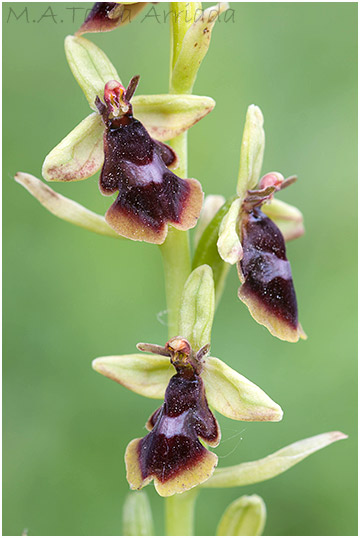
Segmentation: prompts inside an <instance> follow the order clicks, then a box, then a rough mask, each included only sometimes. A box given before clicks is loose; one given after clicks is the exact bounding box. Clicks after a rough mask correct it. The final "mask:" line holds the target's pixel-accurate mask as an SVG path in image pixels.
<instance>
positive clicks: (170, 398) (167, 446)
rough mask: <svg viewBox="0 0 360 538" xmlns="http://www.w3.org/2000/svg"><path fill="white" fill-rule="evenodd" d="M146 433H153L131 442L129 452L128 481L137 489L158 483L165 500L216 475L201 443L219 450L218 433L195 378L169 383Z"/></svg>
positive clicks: (176, 378)
mask: <svg viewBox="0 0 360 538" xmlns="http://www.w3.org/2000/svg"><path fill="white" fill-rule="evenodd" d="M147 427H148V429H150V430H151V431H150V433H148V435H146V437H144V438H143V439H135V440H134V441H132V442H131V443H130V444H129V446H128V448H127V451H126V456H125V459H126V464H127V471H128V476H127V477H128V481H129V483H130V485H131V486H132V487H133V488H136V489H139V488H141V487H143V486H144V485H145V484H147V483H148V482H149V481H150V480H152V479H153V478H154V479H155V487H156V489H157V491H158V492H159V493H160V495H163V496H167V495H172V494H173V493H179V492H182V491H185V490H187V489H190V488H191V487H194V486H196V485H197V484H200V483H201V482H203V481H205V480H206V479H207V478H208V477H209V476H210V475H211V474H212V472H213V469H214V467H215V466H216V463H217V457H216V455H215V454H213V453H212V452H209V451H208V450H207V449H206V448H205V447H204V446H203V444H202V443H201V442H200V441H199V439H198V438H199V437H200V438H201V439H203V440H204V441H205V442H206V443H207V444H208V445H210V446H217V445H218V443H219V441H220V430H219V426H218V424H217V421H216V419H215V417H214V415H213V414H212V412H211V411H210V409H209V406H208V403H207V400H206V396H205V389H204V385H203V382H202V380H201V378H200V376H198V375H197V374H196V373H195V372H193V373H192V375H191V376H187V377H186V376H184V375H182V374H179V373H177V374H176V375H174V376H173V377H172V378H171V380H170V383H169V385H168V388H167V389H166V394H165V401H164V404H163V405H162V406H161V407H160V408H159V409H158V410H157V411H155V413H154V414H153V415H152V416H151V417H150V419H149V421H148V423H147Z"/></svg>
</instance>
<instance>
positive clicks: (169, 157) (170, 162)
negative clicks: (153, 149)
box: [154, 140, 178, 168]
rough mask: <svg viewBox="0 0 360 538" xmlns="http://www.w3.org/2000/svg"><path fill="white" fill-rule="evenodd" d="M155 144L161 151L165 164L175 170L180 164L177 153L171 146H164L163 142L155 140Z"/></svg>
mask: <svg viewBox="0 0 360 538" xmlns="http://www.w3.org/2000/svg"><path fill="white" fill-rule="evenodd" d="M154 142H155V144H156V145H157V146H158V148H159V149H160V156H161V158H162V160H163V161H164V164H165V165H166V166H167V167H168V168H175V166H176V165H177V162H178V158H177V155H176V153H175V151H174V150H173V149H172V148H171V147H170V146H168V145H167V144H164V143H163V142H159V141H158V140H155V141H154Z"/></svg>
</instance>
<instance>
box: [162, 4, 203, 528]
mask: <svg viewBox="0 0 360 538" xmlns="http://www.w3.org/2000/svg"><path fill="white" fill-rule="evenodd" d="M189 7H190V17H189V16H184V13H185V11H186V9H189ZM197 7H198V3H197V2H190V3H185V2H171V12H172V15H171V17H170V36H171V38H170V40H171V42H170V49H171V50H170V56H171V59H170V85H169V86H170V87H169V93H175V92H174V90H173V88H172V83H171V79H172V70H173V67H174V65H175V62H176V59H177V57H178V54H179V51H180V49H181V45H182V41H183V39H184V36H185V34H186V31H187V30H188V28H189V26H190V25H191V22H192V19H193V17H192V16H191V15H192V12H193V10H195V9H196V8H197ZM181 13H182V16H181ZM184 93H185V92H184ZM170 145H171V146H172V147H173V148H174V150H175V151H176V153H177V156H178V158H179V165H178V167H177V169H176V173H177V175H179V176H180V177H184V178H186V177H187V132H186V131H185V132H184V133H182V134H181V135H179V136H177V137H176V138H173V139H172V140H171V141H170ZM160 248H161V254H162V257H163V265H164V273H165V290H166V302H167V309H168V330H169V338H172V337H173V336H177V335H178V329H179V313H180V304H181V296H182V292H183V288H184V284H185V282H186V280H187V278H188V276H189V274H190V272H191V258H190V244H189V233H188V232H181V231H179V230H175V229H174V228H171V226H170V227H169V232H168V235H167V238H166V240H165V242H164V244H163V245H161V247H160ZM196 497H197V488H196V489H195V488H194V489H192V490H191V491H188V492H185V493H182V494H181V495H176V494H175V495H172V496H171V497H168V498H167V499H166V500H165V501H166V502H165V512H166V518H165V525H166V535H167V536H193V535H194V509H195V500H196Z"/></svg>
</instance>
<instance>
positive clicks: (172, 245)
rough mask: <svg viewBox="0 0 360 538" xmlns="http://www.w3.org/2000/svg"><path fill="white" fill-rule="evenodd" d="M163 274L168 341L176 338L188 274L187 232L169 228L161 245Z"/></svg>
mask: <svg viewBox="0 0 360 538" xmlns="http://www.w3.org/2000/svg"><path fill="white" fill-rule="evenodd" d="M160 248H161V254H162V258H163V266H164V274H165V292H166V304H167V312H168V332H169V335H168V336H169V339H170V338H172V337H173V336H178V327H179V312H180V301H181V296H182V291H183V288H184V284H185V282H186V279H187V277H188V276H189V274H190V269H191V261H190V247H189V238H188V234H187V232H181V231H179V230H175V228H170V227H169V232H168V235H167V238H166V241H165V242H164V243H163V245H161V247H160Z"/></svg>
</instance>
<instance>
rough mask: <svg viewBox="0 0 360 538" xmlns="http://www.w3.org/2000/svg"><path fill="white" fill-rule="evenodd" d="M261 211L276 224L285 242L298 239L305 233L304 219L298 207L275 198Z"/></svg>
mask: <svg viewBox="0 0 360 538" xmlns="http://www.w3.org/2000/svg"><path fill="white" fill-rule="evenodd" d="M261 210H262V211H263V212H264V213H265V215H267V216H268V217H270V218H271V220H273V221H274V222H275V224H276V226H278V228H279V229H280V231H281V233H282V234H283V236H284V239H285V241H291V240H292V239H297V238H298V237H301V236H302V235H303V234H304V233H305V228H304V217H303V214H302V213H301V211H300V210H299V209H298V208H297V207H295V206H293V205H290V204H287V203H286V202H283V201H282V200H278V199H276V198H273V200H271V201H270V202H267V203H266V204H264V205H263V206H262V208H261Z"/></svg>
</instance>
